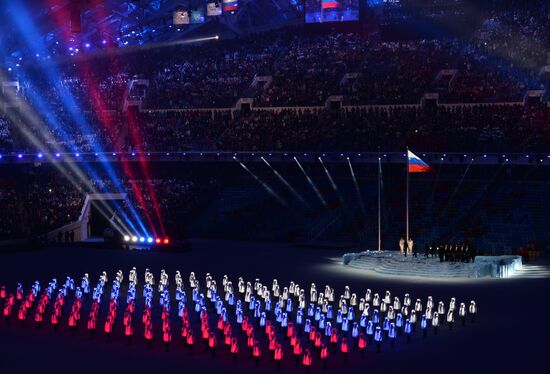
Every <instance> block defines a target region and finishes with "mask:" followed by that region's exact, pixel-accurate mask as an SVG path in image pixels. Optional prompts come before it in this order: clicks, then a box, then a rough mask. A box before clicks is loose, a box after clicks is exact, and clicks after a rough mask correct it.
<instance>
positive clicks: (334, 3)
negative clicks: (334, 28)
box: [305, 0, 359, 23]
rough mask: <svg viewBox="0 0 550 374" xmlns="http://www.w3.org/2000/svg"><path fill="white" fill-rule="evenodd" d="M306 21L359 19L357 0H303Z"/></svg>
mask: <svg viewBox="0 0 550 374" xmlns="http://www.w3.org/2000/svg"><path fill="white" fill-rule="evenodd" d="M305 1H306V2H305V14H306V23H324V22H348V21H358V20H359V0H305Z"/></svg>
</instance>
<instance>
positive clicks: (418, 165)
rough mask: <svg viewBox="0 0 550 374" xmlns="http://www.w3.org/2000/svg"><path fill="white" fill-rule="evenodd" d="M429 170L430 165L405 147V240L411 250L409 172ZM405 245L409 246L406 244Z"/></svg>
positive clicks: (425, 171)
mask: <svg viewBox="0 0 550 374" xmlns="http://www.w3.org/2000/svg"><path fill="white" fill-rule="evenodd" d="M429 171H431V167H430V165H428V164H427V163H425V162H424V161H422V160H421V159H420V157H418V156H417V155H415V154H414V153H412V152H411V151H409V148H407V200H406V216H407V223H406V225H407V226H406V234H405V242H406V243H407V244H408V243H409V241H410V250H411V252H412V245H413V243H412V240H411V238H410V236H409V174H410V173H427V172H429ZM407 247H409V246H408V245H407ZM407 249H409V248H407Z"/></svg>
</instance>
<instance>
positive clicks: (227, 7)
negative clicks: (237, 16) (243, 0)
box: [223, 0, 239, 13]
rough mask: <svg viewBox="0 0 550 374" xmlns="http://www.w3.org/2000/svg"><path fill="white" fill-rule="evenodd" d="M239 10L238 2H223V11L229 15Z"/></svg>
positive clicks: (234, 0)
mask: <svg viewBox="0 0 550 374" xmlns="http://www.w3.org/2000/svg"><path fill="white" fill-rule="evenodd" d="M238 9H239V1H238V0H223V11H224V12H228V13H233V12H236V11H237V10H238Z"/></svg>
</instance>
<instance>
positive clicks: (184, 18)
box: [173, 10, 189, 26]
mask: <svg viewBox="0 0 550 374" xmlns="http://www.w3.org/2000/svg"><path fill="white" fill-rule="evenodd" d="M173 23H174V26H179V25H188V24H189V12H188V11H186V10H176V11H174V13H173Z"/></svg>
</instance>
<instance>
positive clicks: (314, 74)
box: [0, 1, 550, 152]
mask: <svg viewBox="0 0 550 374" xmlns="http://www.w3.org/2000/svg"><path fill="white" fill-rule="evenodd" d="M534 4H535V5H534V6H531V7H529V6H525V7H518V8H517V9H516V8H513V9H508V8H506V10H502V9H499V10H494V8H490V7H487V8H484V10H483V12H484V13H483V17H484V20H483V22H480V23H479V27H478V28H477V29H476V30H473V32H471V33H470V36H468V37H467V38H463V39H458V38H456V39H450V38H448V37H440V38H437V39H431V40H418V39H415V40H399V41H392V42H388V41H382V40H381V39H380V38H379V37H377V35H376V33H356V32H339V31H334V30H332V31H323V32H315V33H314V32H311V31H308V30H304V29H303V28H283V29H278V30H274V31H269V32H265V33H262V34H256V35H249V36H246V37H241V38H237V39H234V40H225V39H222V40H213V41H210V42H207V43H205V44H203V45H199V46H196V45H195V46H185V45H179V44H177V43H176V44H174V45H172V46H164V47H163V48H147V49H144V50H137V51H130V52H128V53H122V54H120V55H118V54H113V55H107V56H106V57H94V58H93V59H90V60H85V59H83V60H76V61H78V63H74V64H73V63H70V62H69V63H68V62H61V63H59V64H58V65H56V66H55V68H51V64H53V63H49V64H50V65H48V66H49V67H48V69H53V70H55V71H57V73H59V74H57V75H59V76H60V78H59V79H53V78H52V76H57V75H56V74H53V75H52V74H44V72H43V69H42V67H41V66H38V65H37V66H35V67H33V68H31V69H30V70H29V69H28V67H26V70H25V71H26V75H25V76H23V77H21V79H20V83H21V86H22V92H23V97H24V98H25V100H26V101H27V102H28V103H29V105H30V107H31V108H35V109H36V114H37V115H38V117H39V121H38V122H39V123H36V121H29V120H25V121H23V122H24V123H22V124H8V123H7V120H6V119H4V118H0V150H1V151H4V152H9V151H10V150H15V149H14V148H17V149H16V150H17V151H25V150H29V151H31V152H37V151H41V149H38V146H37V145H36V144H34V145H32V146H31V145H29V144H22V145H19V144H17V147H16V146H15V145H14V144H13V143H14V140H13V130H11V131H10V128H11V129H13V128H23V127H25V128H26V129H27V133H31V134H33V135H34V136H35V137H37V138H38V140H39V141H40V142H41V143H42V144H44V147H45V148H48V149H61V150H64V151H70V152H73V151H79V152H93V151H96V150H106V151H111V150H119V149H121V148H120V147H119V146H121V147H122V148H123V149H126V150H139V149H143V150H152V151H168V152H169V151H175V150H182V149H188V148H191V149H207V150H212V149H223V150H229V149H230V150H233V149H250V150H254V149H273V150H282V149H289V150H291V149H309V148H321V147H326V150H330V149H336V148H339V149H360V148H363V149H365V148H366V149H367V150H369V149H371V148H377V147H378V146H381V147H383V148H384V149H387V150H389V149H390V148H394V147H395V146H394V145H395V144H396V143H404V142H405V141H406V140H409V138H403V137H402V136H399V135H400V134H405V135H407V136H409V133H408V131H409V130H410V128H412V127H414V129H415V131H416V130H417V131H419V133H420V134H421V135H426V134H430V135H433V136H439V137H442V138H444V137H446V136H451V135H456V131H457V130H456V129H457V128H460V129H461V130H460V133H461V134H462V133H464V132H465V130H463V129H462V127H464V126H468V127H472V126H474V127H476V129H477V130H476V131H469V133H471V134H475V136H477V135H480V138H479V137H475V136H474V135H471V136H468V137H460V136H459V137H458V139H463V138H464V139H468V141H471V142H468V141H466V140H465V141H461V140H457V139H455V138H448V139H442V140H441V141H440V142H439V141H438V142H435V143H434V144H439V143H442V144H446V145H447V146H449V147H451V148H453V147H454V146H455V145H456V146H457V147H458V145H464V146H465V147H466V148H468V149H472V148H475V147H477V146H479V144H480V142H484V141H483V139H484V138H487V135H486V134H485V133H490V134H492V135H491V137H494V136H495V135H494V134H495V133H498V132H502V133H503V135H502V139H500V140H499V141H497V142H495V143H497V145H495V146H493V145H490V146H487V148H499V147H500V148H505V146H507V142H510V141H509V140H508V138H507V136H508V133H511V131H502V128H503V127H507V126H515V125H518V124H519V125H520V126H519V127H520V128H523V127H525V126H529V125H530V124H533V123H535V125H536V124H538V122H539V121H545V120H546V121H547V118H548V113H547V112H545V111H533V110H531V109H529V110H527V111H523V112H522V111H521V109H514V110H513V111H509V110H505V111H503V112H500V110H499V109H498V108H495V109H487V108H485V109H483V115H484V117H483V118H472V116H471V115H469V114H468V113H464V111H462V110H453V109H440V110H438V111H431V112H430V111H424V110H420V109H407V110H406V109H399V110H393V109H392V110H388V111H381V112H380V113H382V112H384V113H390V114H389V115H387V116H385V115H379V114H377V113H378V111H377V110H360V111H349V110H344V111H341V112H332V111H325V110H321V111H319V110H317V109H309V110H300V111H297V112H296V111H293V110H284V111H282V112H280V113H278V114H273V113H271V112H268V111H253V112H252V113H249V112H246V111H243V112H242V113H238V112H237V113H235V112H230V111H228V110H221V111H217V112H214V113H212V112H211V111H196V112H191V113H164V114H157V113H147V110H148V109H151V110H152V109H184V108H188V109H189V108H228V107H233V106H234V105H235V104H236V101H237V99H238V98H241V97H253V98H254V106H255V107H259V108H262V107H266V108H267V107H313V106H317V107H322V106H324V105H325V102H326V100H327V98H328V97H329V96H331V95H342V96H343V103H344V105H365V104H372V105H374V104H386V105H402V104H418V103H419V102H420V99H421V97H422V95H423V94H424V93H426V92H437V93H439V101H440V102H441V103H495V102H521V101H522V100H523V98H524V95H525V93H526V91H527V90H530V89H534V90H538V89H546V88H547V87H548V83H549V80H548V76H550V73H548V74H546V75H545V74H544V72H543V71H542V72H541V68H542V67H543V66H546V65H550V49H549V47H548V46H549V45H550V31H549V30H550V18H549V16H548V14H550V9H549V8H550V5H549V4H548V3H547V2H543V1H536V2H534ZM442 69H447V70H449V71H451V70H452V71H456V74H453V75H452V78H448V77H441V76H439V74H438V73H439V72H440V71H441V70H442ZM261 76H270V77H271V78H272V79H271V80H270V81H269V82H270V83H268V84H265V86H264V84H263V83H259V84H255V85H253V82H254V80H255V78H257V77H261ZM136 78H143V79H147V80H148V81H149V86H148V88H147V90H146V91H147V92H146V94H144V97H143V104H142V109H144V110H145V112H142V113H139V114H135V113H133V114H130V115H127V114H126V113H122V109H123V103H124V94H125V93H126V92H127V88H128V82H129V80H131V79H136ZM468 111H469V109H467V110H466V112H468ZM373 113H374V114H373ZM403 113H406V114H403ZM474 114H475V113H474ZM500 119H503V120H504V121H503V122H499V120H500ZM401 120H402V121H407V122H406V123H398V121H401ZM463 120H467V121H468V123H467V125H465V124H460V123H459V122H460V121H463ZM376 121H378V122H376ZM428 123H431V124H432V126H431V127H430V128H428V129H426V131H425V132H422V131H423V130H425V129H424V128H425V127H426V126H428V125H427V124H428ZM41 124H42V125H43V126H41ZM447 124H453V126H454V127H451V128H449V129H439V128H437V126H439V125H441V126H443V127H445V126H446V125H447ZM10 125H11V126H10ZM384 126H385V127H384ZM540 127H541V128H544V126H540ZM383 129H385V130H383ZM121 130H124V131H121ZM126 130H128V131H126ZM390 130H391V131H390ZM384 131H387V134H384V133H383V132H384ZM373 133H376V137H374V138H373V137H372V136H371V135H372V134H373ZM461 134H459V135H461ZM363 135H364V140H363V138H362V137H361V136H363ZM515 135H517V134H515V133H511V136H515ZM543 135H544V133H543V134H537V135H534V136H531V138H532V137H537V136H543ZM23 138H25V137H23ZM359 139H362V140H361V141H359ZM480 139H481V140H480ZM536 142H537V141H535V143H536ZM489 143H491V142H489ZM511 143H513V144H512V145H513V146H514V149H515V148H521V147H520V146H518V145H517V144H515V142H511ZM409 144H410V143H409ZM483 144H485V143H483ZM522 144H523V143H522ZM527 144H529V145H533V144H532V143H531V142H527ZM535 146H538V145H537V144H535ZM447 150H449V151H451V150H452V149H447ZM465 150H466V149H465Z"/></svg>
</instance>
